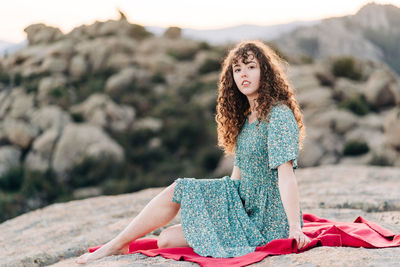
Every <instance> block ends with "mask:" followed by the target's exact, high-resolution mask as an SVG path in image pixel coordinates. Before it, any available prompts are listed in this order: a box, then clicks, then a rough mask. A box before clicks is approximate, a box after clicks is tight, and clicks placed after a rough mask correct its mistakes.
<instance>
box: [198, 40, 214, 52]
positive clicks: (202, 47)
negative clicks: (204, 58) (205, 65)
mask: <svg viewBox="0 0 400 267" xmlns="http://www.w3.org/2000/svg"><path fill="white" fill-rule="evenodd" d="M211 48H212V47H211V45H210V44H209V43H207V42H205V41H202V42H200V43H199V49H200V50H211Z"/></svg>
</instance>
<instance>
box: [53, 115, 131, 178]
mask: <svg viewBox="0 0 400 267" xmlns="http://www.w3.org/2000/svg"><path fill="white" fill-rule="evenodd" d="M109 157H111V158H113V159H114V160H116V161H117V162H118V161H119V162H121V161H123V160H124V150H123V148H122V147H121V146H120V145H119V144H118V143H116V142H115V141H114V140H112V139H111V138H110V137H109V136H108V135H107V134H106V133H105V132H104V131H103V130H102V129H100V128H98V127H96V126H94V125H85V124H75V123H71V124H68V125H67V126H66V127H65V128H64V131H63V133H62V135H61V137H60V139H59V141H58V143H57V145H56V148H55V151H54V154H53V168H54V170H55V171H56V172H57V173H58V174H65V172H66V171H68V170H69V169H70V168H71V167H73V166H74V165H76V164H79V163H81V162H82V161H83V160H84V159H86V158H94V159H104V158H109Z"/></svg>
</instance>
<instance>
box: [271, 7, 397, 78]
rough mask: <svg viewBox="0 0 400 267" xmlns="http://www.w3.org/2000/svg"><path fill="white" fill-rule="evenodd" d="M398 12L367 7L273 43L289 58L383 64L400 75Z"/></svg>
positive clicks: (298, 30) (283, 37) (392, 9)
mask: <svg viewBox="0 0 400 267" xmlns="http://www.w3.org/2000/svg"><path fill="white" fill-rule="evenodd" d="M399 25H400V8H398V7H396V6H394V5H390V4H388V5H380V4H376V3H368V4H367V5H365V6H363V7H362V8H361V9H360V10H359V11H358V12H357V13H356V14H355V15H349V16H343V17H335V18H328V19H323V20H322V21H321V22H320V23H318V24H316V25H312V26H308V27H299V28H297V29H295V30H293V31H291V32H287V33H284V34H282V35H281V36H280V37H278V38H276V39H275V40H273V42H274V43H276V45H277V46H278V47H279V48H280V49H281V50H282V51H283V52H284V53H287V54H290V55H297V56H299V57H301V56H308V57H311V58H314V59H322V58H327V57H331V56H341V55H351V56H353V57H358V58H363V59H369V60H373V61H380V62H385V63H386V64H388V65H389V66H390V67H391V68H392V69H393V70H395V71H396V72H397V73H399V74H400V49H399V48H400V27H399Z"/></svg>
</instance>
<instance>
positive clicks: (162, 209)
mask: <svg viewBox="0 0 400 267" xmlns="http://www.w3.org/2000/svg"><path fill="white" fill-rule="evenodd" d="M282 63H284V61H283V60H282V59H281V58H279V56H277V55H276V53H275V52H274V51H273V50H272V49H271V48H270V47H268V46H267V45H266V44H264V43H262V42H260V41H243V42H241V43H239V44H238V45H237V46H236V47H234V48H233V49H232V50H230V51H229V53H228V55H227V56H226V58H225V60H224V62H223V66H222V72H221V75H220V78H219V88H218V90H219V95H218V103H217V114H216V116H215V119H216V121H217V123H218V144H219V146H220V147H222V149H223V150H224V152H225V153H227V154H233V153H234V155H235V158H234V167H233V171H232V174H231V176H224V177H222V178H219V179H195V178H178V179H176V180H175V181H174V183H172V184H171V185H170V186H168V187H167V188H165V189H164V190H163V191H162V192H161V193H160V194H158V195H157V196H156V197H154V198H153V199H152V200H151V201H150V202H149V203H148V204H147V206H146V207H145V208H144V209H143V210H142V211H141V212H140V213H139V215H138V216H137V217H135V218H134V219H133V220H132V221H131V222H130V224H129V225H128V226H127V227H126V228H125V229H124V230H123V231H122V232H121V233H120V234H118V235H117V236H116V237H115V238H114V239H112V240H111V241H109V242H108V243H106V244H105V245H104V246H102V247H101V248H100V249H98V250H96V251H95V252H93V253H86V254H84V255H82V256H80V257H79V258H78V259H77V262H78V263H86V262H88V261H92V260H95V259H99V258H102V257H105V256H108V255H113V254H121V253H127V252H128V247H129V243H130V242H132V241H134V240H136V239H138V238H140V237H142V236H144V235H145V234H147V233H149V232H151V231H153V230H154V229H157V228H159V227H161V226H164V225H166V224H167V223H169V222H170V221H171V220H172V219H173V218H174V217H175V215H176V214H177V213H178V211H179V209H181V222H182V224H178V225H174V226H171V227H169V228H167V229H165V230H163V231H162V232H161V234H160V236H159V238H158V246H159V247H160V248H166V247H184V246H190V247H192V248H193V249H194V251H195V252H196V253H197V254H199V255H202V256H212V257H236V256H241V255H244V254H247V253H249V252H253V251H254V250H255V248H256V247H258V246H263V245H265V244H267V243H268V242H270V241H271V240H274V239H282V238H294V239H296V240H297V245H298V248H299V249H300V248H302V247H304V246H305V245H307V243H309V242H310V239H309V238H308V237H307V236H306V235H304V233H303V232H302V230H301V228H302V227H303V216H302V210H301V207H300V204H299V194H298V189H297V182H296V176H295V169H296V168H297V158H298V151H299V149H301V148H302V145H303V139H304V138H305V126H304V123H303V116H302V113H301V110H300V107H299V104H298V102H297V101H296V100H295V98H294V95H293V88H292V87H291V85H290V84H289V82H288V80H287V78H286V76H285V73H284V71H283V69H282Z"/></svg>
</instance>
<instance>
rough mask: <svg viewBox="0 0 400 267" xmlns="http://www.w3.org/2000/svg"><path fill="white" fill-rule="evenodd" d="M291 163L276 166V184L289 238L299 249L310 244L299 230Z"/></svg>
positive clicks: (298, 214)
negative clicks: (287, 225) (292, 239)
mask: <svg viewBox="0 0 400 267" xmlns="http://www.w3.org/2000/svg"><path fill="white" fill-rule="evenodd" d="M292 166H293V165H292V162H291V161H288V162H286V163H284V164H281V165H279V166H278V179H279V181H278V184H279V192H280V194H281V199H282V204H283V207H284V208H285V212H286V215H287V218H288V221H289V237H288V238H294V239H296V241H297V248H298V249H301V248H303V247H304V246H306V245H307V244H308V243H310V242H311V240H310V238H309V237H308V236H306V235H305V234H304V233H303V231H302V230H301V224H300V211H299V210H300V208H299V191H298V189H297V181H296V176H295V175H294V173H293V167H292Z"/></svg>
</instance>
